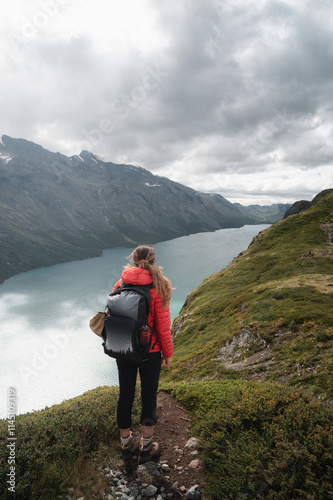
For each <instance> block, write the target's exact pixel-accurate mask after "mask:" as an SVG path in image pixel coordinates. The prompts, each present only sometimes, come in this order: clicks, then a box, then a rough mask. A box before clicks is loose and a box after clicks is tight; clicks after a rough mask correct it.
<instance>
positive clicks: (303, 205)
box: [283, 189, 333, 219]
mask: <svg viewBox="0 0 333 500" xmlns="http://www.w3.org/2000/svg"><path fill="white" fill-rule="evenodd" d="M329 193H333V189H325V190H324V191H322V192H321V193H319V194H317V196H315V197H314V198H313V200H312V201H307V200H300V201H296V202H295V203H294V204H293V205H292V206H291V207H290V208H289V209H288V210H287V211H286V213H285V214H284V217H283V219H286V218H287V217H289V215H295V214H300V213H301V212H303V210H307V209H308V208H309V207H312V205H315V204H316V203H317V202H318V201H319V200H320V199H321V198H323V197H324V196H326V195H327V194H329Z"/></svg>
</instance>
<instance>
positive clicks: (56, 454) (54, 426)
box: [0, 387, 118, 500]
mask: <svg viewBox="0 0 333 500" xmlns="http://www.w3.org/2000/svg"><path fill="white" fill-rule="evenodd" d="M117 399H118V388H115V387H99V388H97V389H94V390H92V391H88V392H86V393H84V394H83V395H81V396H78V397H76V398H73V399H70V400H68V401H65V402H63V403H61V404H59V405H55V406H52V407H51V408H47V409H45V410H41V411H37V412H34V413H28V414H25V415H18V416H17V417H16V421H15V435H16V437H17V441H16V442H15V443H16V449H15V454H16V457H15V461H16V463H15V469H16V470H15V475H16V488H15V496H14V497H15V499H24V500H26V499H31V498H36V499H41V500H48V499H50V500H54V499H55V498H57V495H60V494H61V493H63V492H64V491H66V489H67V488H68V487H69V486H70V485H71V481H72V480H73V471H75V469H77V468H78V465H77V464H78V462H80V461H82V460H85V459H88V458H90V457H92V455H93V454H94V453H95V452H96V451H97V450H98V449H99V446H100V445H104V444H105V443H110V440H112V438H115V437H116V436H117V435H118V434H117V433H118V430H117V425H116V407H117ZM7 438H8V424H7V421H6V420H2V421H0V444H1V457H3V459H2V460H3V463H2V465H3V467H1V469H0V497H1V499H7V498H8V499H11V498H14V497H13V493H12V492H10V491H8V485H7V474H8V472H9V464H8V449H7V444H8V441H7ZM71 475H72V477H71Z"/></svg>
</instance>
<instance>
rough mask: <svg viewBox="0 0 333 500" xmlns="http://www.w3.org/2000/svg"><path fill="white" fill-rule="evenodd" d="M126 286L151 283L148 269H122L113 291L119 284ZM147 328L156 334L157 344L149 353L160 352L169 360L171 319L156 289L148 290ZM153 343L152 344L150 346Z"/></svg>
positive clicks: (167, 308) (171, 351)
mask: <svg viewBox="0 0 333 500" xmlns="http://www.w3.org/2000/svg"><path fill="white" fill-rule="evenodd" d="M122 281H123V282H124V283H127V284H128V285H149V284H150V283H152V281H153V280H152V278H151V276H150V272H149V271H148V269H142V268H141V267H129V268H126V269H124V271H123V273H122V275H121V280H119V281H117V283H116V284H115V286H114V288H113V291H114V290H115V289H116V288H118V287H119V286H120V285H121V282H122ZM148 324H149V326H150V327H151V328H152V329H153V330H154V331H155V332H156V334H157V336H158V338H159V342H156V344H155V346H154V349H153V348H152V347H151V349H150V352H158V351H162V354H163V356H164V357H165V358H170V357H171V356H172V354H173V346H172V339H171V331H170V329H171V318H170V308H169V306H165V307H163V302H162V299H161V296H160V294H159V293H157V291H156V288H151V289H150V310H149V316H148ZM153 345H154V341H153V342H152V346H153Z"/></svg>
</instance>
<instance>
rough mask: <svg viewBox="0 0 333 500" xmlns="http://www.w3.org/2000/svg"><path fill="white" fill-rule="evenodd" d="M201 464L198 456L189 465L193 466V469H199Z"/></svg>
mask: <svg viewBox="0 0 333 500" xmlns="http://www.w3.org/2000/svg"><path fill="white" fill-rule="evenodd" d="M199 466H200V460H199V459H198V458H196V459H195V460H192V462H191V463H190V464H189V467H191V469H197V468H198V467H199Z"/></svg>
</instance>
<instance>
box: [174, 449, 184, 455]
mask: <svg viewBox="0 0 333 500" xmlns="http://www.w3.org/2000/svg"><path fill="white" fill-rule="evenodd" d="M175 453H176V454H177V455H184V450H182V449H181V448H176V449H175Z"/></svg>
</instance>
